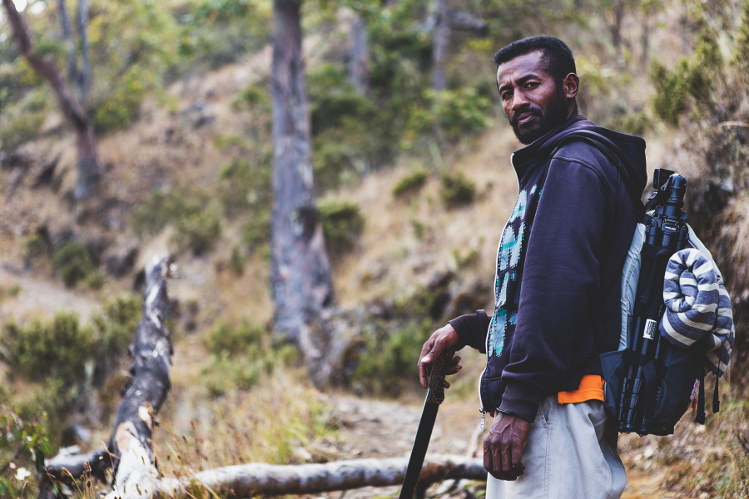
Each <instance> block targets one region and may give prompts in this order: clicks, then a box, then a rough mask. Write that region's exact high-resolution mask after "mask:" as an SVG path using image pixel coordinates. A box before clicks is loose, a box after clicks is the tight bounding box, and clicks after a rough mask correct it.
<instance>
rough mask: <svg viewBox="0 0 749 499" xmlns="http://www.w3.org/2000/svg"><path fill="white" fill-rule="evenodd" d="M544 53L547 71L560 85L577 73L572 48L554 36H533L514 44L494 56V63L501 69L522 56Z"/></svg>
mask: <svg viewBox="0 0 749 499" xmlns="http://www.w3.org/2000/svg"><path fill="white" fill-rule="evenodd" d="M539 50H540V51H542V52H543V53H544V62H545V63H546V70H547V71H548V72H549V73H550V74H551V77H552V78H554V81H555V82H557V83H560V82H561V81H562V80H563V79H564V77H565V76H567V75H568V74H570V73H577V69H576V68H575V58H574V57H573V56H572V51H571V50H570V48H569V47H568V46H567V44H565V43H564V42H563V41H562V40H560V39H559V38H556V37H553V36H532V37H530V38H523V39H522V40H518V41H515V42H512V43H511V44H509V45H507V46H506V47H504V48H501V49H499V51H498V52H497V53H496V54H494V63H495V64H496V65H497V67H499V65H500V64H503V63H505V62H507V61H511V60H513V59H514V58H516V57H519V56H521V55H525V54H530V53H531V52H536V51H539Z"/></svg>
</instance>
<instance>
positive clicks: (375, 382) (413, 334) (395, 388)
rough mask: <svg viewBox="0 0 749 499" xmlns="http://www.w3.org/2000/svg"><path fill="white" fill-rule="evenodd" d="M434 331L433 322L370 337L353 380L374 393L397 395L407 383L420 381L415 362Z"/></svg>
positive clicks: (386, 330)
mask: <svg viewBox="0 0 749 499" xmlns="http://www.w3.org/2000/svg"><path fill="white" fill-rule="evenodd" d="M433 330H434V324H433V323H432V321H430V320H424V321H422V322H421V323H419V322H416V321H411V322H409V323H407V324H406V326H405V327H403V328H402V329H399V330H395V331H392V332H391V331H390V330H389V328H384V329H383V330H382V331H380V332H379V333H378V334H373V335H370V336H369V337H367V338H366V339H365V342H364V347H365V350H364V353H363V354H362V355H361V356H360V357H359V366H358V367H357V369H356V372H355V373H354V377H353V380H354V381H355V382H359V383H361V384H362V386H364V388H365V389H367V390H368V391H370V392H374V393H382V394H386V395H390V396H397V395H398V394H399V393H400V391H401V390H402V389H403V387H404V383H408V382H409V381H413V382H418V371H417V369H416V362H414V359H415V356H416V355H418V352H420V351H421V347H422V346H423V345H424V342H425V341H426V340H427V339H428V338H429V335H430V334H431V333H432V331H433Z"/></svg>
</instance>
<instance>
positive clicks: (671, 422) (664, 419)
mask: <svg viewBox="0 0 749 499" xmlns="http://www.w3.org/2000/svg"><path fill="white" fill-rule="evenodd" d="M572 141H583V142H586V143H588V144H590V145H592V146H593V147H595V148H596V149H598V150H599V151H600V152H601V153H602V154H603V155H604V156H606V158H607V159H608V160H609V161H610V162H611V163H612V164H613V165H614V166H615V167H616V168H617V170H618V171H619V173H620V176H621V178H622V181H623V182H624V184H625V186H626V188H627V191H628V192H629V193H630V195H631V196H632V198H633V201H634V206H635V209H636V210H637V215H638V225H637V230H636V231H635V235H634V238H633V241H632V245H631V247H630V250H629V253H628V255H627V259H626V261H625V264H624V269H623V275H622V332H621V339H620V348H619V350H618V351H616V352H607V353H604V354H601V356H600V357H601V365H602V368H603V378H604V380H605V388H604V392H605V400H604V404H605V407H606V412H607V414H608V415H609V417H610V418H612V419H614V420H616V421H617V422H618V423H617V427H618V430H619V431H620V432H623V433H630V432H636V433H638V434H639V435H641V436H644V435H648V434H652V435H670V434H672V433H673V432H674V426H675V425H676V423H677V422H678V421H679V419H680V418H681V417H682V415H683V414H684V413H685V412H686V410H687V409H688V408H689V406H690V405H692V403H693V401H694V402H696V411H697V415H696V421H697V422H699V423H704V422H705V410H704V408H705V393H704V376H705V367H706V366H705V360H704V353H705V351H706V349H707V346H706V342H705V341H697V342H695V343H694V344H693V345H691V346H690V347H689V348H679V347H678V346H675V345H673V344H672V343H670V342H668V341H662V340H661V336H660V334H659V328H658V324H659V322H660V321H661V318H662V316H663V314H664V312H665V305H664V300H663V282H664V275H665V272H666V265H667V264H668V261H669V258H671V256H672V255H674V254H675V253H676V252H677V251H679V250H681V249H684V248H688V247H692V248H696V249H698V250H699V251H700V252H701V253H703V254H704V255H705V257H706V258H707V259H708V260H709V261H710V262H711V264H712V266H713V267H714V270H715V272H716V274H717V276H718V279H719V281H722V279H721V277H720V271H719V270H718V269H717V267H716V266H715V262H714V261H713V259H712V256H711V255H710V253H709V251H708V250H707V249H706V248H705V246H704V244H702V242H701V241H699V239H698V238H697V236H696V235H695V234H694V232H693V231H692V230H691V228H690V227H689V226H688V225H687V213H686V212H684V211H683V210H682V208H683V206H684V194H685V193H686V187H687V181H686V179H685V178H684V177H683V176H681V175H679V174H676V173H674V172H673V171H670V170H665V169H656V170H655V172H654V178H653V188H654V189H655V192H654V193H653V194H652V195H651V196H650V198H649V200H648V203H647V204H646V205H643V203H642V200H641V198H640V196H639V193H638V192H636V190H637V189H635V188H634V185H635V184H634V182H633V181H632V179H631V178H630V175H629V172H628V171H627V169H626V168H625V167H624V165H623V164H622V163H621V161H620V159H619V158H618V156H617V155H616V154H615V153H614V152H613V151H612V150H611V149H610V148H609V147H607V146H606V145H604V144H603V143H601V142H600V141H598V140H595V139H594V138H592V137H591V136H588V135H585V134H584V133H576V134H572V135H570V136H568V137H565V139H564V140H563V141H562V142H561V143H560V144H559V145H558V146H557V147H556V148H555V149H554V151H553V152H552V153H551V154H550V155H549V157H550V159H552V158H553V157H554V155H555V154H556V152H557V151H558V150H559V148H560V147H562V145H564V144H566V143H568V142H572ZM547 168H548V163H547ZM697 387H698V394H697V400H694V399H695V393H694V392H695V388H697ZM718 410H719V401H718V381H717V379H716V382H715V391H714V394H713V412H718Z"/></svg>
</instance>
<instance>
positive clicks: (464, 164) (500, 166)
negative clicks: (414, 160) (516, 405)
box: [332, 126, 518, 309]
mask: <svg viewBox="0 0 749 499" xmlns="http://www.w3.org/2000/svg"><path fill="white" fill-rule="evenodd" d="M517 145H518V144H517V142H516V141H515V138H514V137H513V135H512V132H511V131H510V129H509V128H508V127H505V126H502V127H498V128H495V129H493V130H491V131H489V132H487V133H486V134H485V135H484V136H483V137H482V138H480V139H479V140H478V141H477V143H476V144H475V145H474V147H473V150H474V151H475V152H473V153H471V154H467V155H465V156H463V157H460V158H448V159H447V161H446V163H450V162H453V161H454V165H453V166H452V167H451V168H450V170H451V171H461V172H463V173H464V174H465V175H466V176H468V177H469V178H471V179H472V180H474V181H475V182H476V184H477V190H478V194H479V197H478V200H477V201H476V202H475V203H474V204H472V205H470V206H467V207H464V208H458V209H453V210H448V209H446V208H445V206H444V205H443V203H442V201H441V200H440V196H439V176H438V175H437V173H436V172H435V173H433V174H432V175H431V176H430V178H429V180H428V181H427V184H426V185H425V186H424V188H423V189H422V190H421V192H420V194H419V195H418V196H413V197H412V198H411V199H410V200H409V201H405V202H404V201H401V200H398V199H396V198H395V197H394V196H393V195H392V191H393V188H394V187H395V185H396V184H397V183H398V181H399V180H400V179H401V178H402V177H403V176H405V175H406V174H407V173H408V172H409V171H410V170H411V169H412V168H421V165H412V164H409V162H408V161H407V160H404V161H402V162H401V164H399V165H398V166H397V167H396V168H393V169H392V170H387V171H383V172H378V173H376V174H373V175H370V176H369V177H367V178H365V179H364V180H363V181H362V182H361V184H360V185H358V186H356V187H354V188H353V189H347V190H346V191H342V192H339V193H336V194H333V195H332V197H335V198H337V199H343V200H347V201H353V202H356V203H358V204H359V207H360V209H361V212H362V214H363V215H364V216H365V218H366V227H365V230H364V234H363V235H362V237H361V240H360V244H359V250H358V251H357V252H356V253H355V254H353V255H351V256H349V257H347V258H346V259H345V260H343V261H341V262H338V265H337V266H336V273H335V276H334V284H335V291H336V295H337V297H338V302H339V305H340V306H341V308H344V309H345V308H349V307H353V306H355V305H357V304H360V303H366V302H367V301H371V300H373V299H375V298H380V297H398V296H407V295H409V294H411V293H412V292H413V291H414V290H415V288H416V287H417V286H418V285H420V284H424V282H426V281H428V280H429V279H430V278H431V276H432V274H433V272H435V271H444V270H447V269H450V268H452V269H454V268H455V266H456V264H455V256H454V251H458V252H459V254H461V255H462V256H465V255H466V254H467V252H468V251H470V250H475V251H476V252H477V253H478V262H477V263H476V264H475V265H474V267H473V268H472V269H471V270H466V271H464V274H463V275H462V276H461V278H462V279H464V280H468V278H469V277H474V276H476V275H480V276H482V277H484V278H485V279H487V280H488V281H491V276H492V275H493V274H494V259H495V256H496V244H497V241H498V240H499V236H500V234H501V232H502V229H503V227H504V223H505V221H506V219H507V217H508V216H509V214H510V212H511V211H512V206H513V205H514V203H515V198H516V196H517V181H516V177H515V173H514V170H513V169H512V167H511V166H510V161H509V157H510V154H511V152H512V151H513V150H514V149H515V148H516V147H517ZM415 224H421V225H422V226H423V229H424V233H423V236H422V237H421V239H420V238H419V237H418V233H417V231H416V230H415V228H414V225H415ZM491 299H492V298H491V296H487V306H489V305H490V303H491Z"/></svg>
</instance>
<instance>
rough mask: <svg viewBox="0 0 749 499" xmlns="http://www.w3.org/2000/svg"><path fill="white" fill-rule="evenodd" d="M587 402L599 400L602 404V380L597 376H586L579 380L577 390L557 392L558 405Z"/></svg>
mask: <svg viewBox="0 0 749 499" xmlns="http://www.w3.org/2000/svg"><path fill="white" fill-rule="evenodd" d="M588 400H600V401H601V402H603V378H601V377H600V376H598V375H597V374H586V375H585V376H583V379H582V380H580V386H579V387H578V389H577V390H572V391H569V392H559V393H558V394H557V402H559V403H560V404H576V403H578V402H585V401H588Z"/></svg>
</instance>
